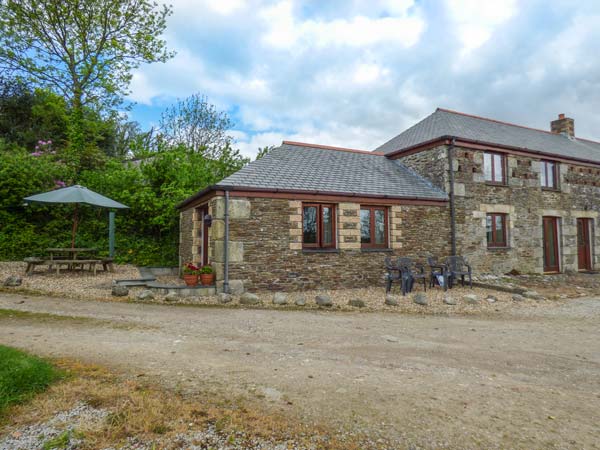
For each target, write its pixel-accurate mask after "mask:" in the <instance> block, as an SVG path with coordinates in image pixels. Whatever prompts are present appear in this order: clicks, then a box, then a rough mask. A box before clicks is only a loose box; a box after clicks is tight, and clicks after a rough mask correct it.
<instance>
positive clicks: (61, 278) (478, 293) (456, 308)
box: [0, 262, 581, 315]
mask: <svg viewBox="0 0 600 450" xmlns="http://www.w3.org/2000/svg"><path fill="white" fill-rule="evenodd" d="M24 271H25V264H24V263H21V262H0V280H5V279H6V278H8V277H9V276H11V275H18V276H21V277H22V284H21V286H19V287H11V288H9V287H3V288H2V289H4V290H11V291H19V292H26V293H32V294H43V295H52V296H59V297H66V298H73V299H82V300H86V299H94V300H105V301H135V302H144V303H169V304H184V305H205V306H219V307H224V308H239V307H252V308H277V309H327V310H335V311H388V312H401V313H410V314H434V315H456V314H459V315H460V314H488V313H489V314H494V313H498V312H503V311H506V310H509V309H511V308H518V307H521V306H533V307H540V308H545V307H552V306H553V305H557V304H561V303H563V302H564V301H566V299H567V297H577V296H580V294H579V293H580V292H581V291H577V290H575V291H574V292H573V293H572V294H571V295H564V294H563V295H560V296H559V295H556V293H554V294H553V295H548V296H547V297H546V296H545V295H544V298H543V299H540V298H537V299H536V298H525V297H522V296H516V297H515V295H514V294H513V293H509V292H502V291H498V290H494V289H487V288H481V287H474V288H473V289H470V288H469V287H462V286H459V287H455V288H454V289H451V290H449V291H448V292H444V291H443V290H442V289H441V288H439V287H436V288H434V289H427V291H426V292H423V288H422V286H420V285H419V286H417V287H416V288H415V291H414V292H413V293H411V294H409V295H406V296H402V295H401V293H400V291H399V288H397V287H394V289H393V290H392V293H391V295H389V296H386V294H385V290H384V288H383V286H382V287H371V288H357V289H343V290H315V291H303V292H294V293H288V294H282V293H279V294H277V293H273V292H259V293H256V294H255V296H254V297H253V296H252V295H250V296H249V297H250V298H251V299H250V301H249V302H246V301H245V300H243V298H244V295H242V296H240V295H237V296H235V295H231V296H227V297H226V298H223V296H218V295H217V296H206V297H182V298H172V297H167V296H164V295H158V294H156V293H150V294H149V292H150V291H148V290H147V289H146V288H144V287H136V288H131V289H130V290H129V294H128V295H127V296H124V297H114V296H112V295H111V288H112V285H113V281H114V280H117V279H132V278H139V277H140V274H139V271H138V269H137V268H136V267H135V266H132V265H115V272H114V273H110V272H100V273H98V275H96V276H93V275H91V274H89V273H88V272H77V273H73V272H64V273H61V274H60V275H56V274H55V273H48V272H43V271H40V272H37V273H35V274H34V275H32V276H23V273H24ZM159 281H161V282H163V283H172V284H177V283H179V284H181V281H180V280H178V279H177V277H168V276H165V277H159ZM487 281H498V280H487ZM503 283H505V284H506V281H503ZM532 288H533V285H532ZM554 290H556V289H554ZM318 296H320V297H322V298H323V297H325V298H328V299H329V300H330V301H331V306H328V307H324V306H319V305H318V304H317V302H316V298H317V297H318ZM246 300H247V299H246ZM419 303H420V304H419Z"/></svg>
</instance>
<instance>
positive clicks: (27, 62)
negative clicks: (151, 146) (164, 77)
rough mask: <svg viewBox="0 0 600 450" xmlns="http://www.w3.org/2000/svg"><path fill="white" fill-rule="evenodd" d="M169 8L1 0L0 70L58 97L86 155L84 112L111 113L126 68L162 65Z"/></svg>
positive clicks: (126, 0) (142, 2)
mask: <svg viewBox="0 0 600 450" xmlns="http://www.w3.org/2000/svg"><path fill="white" fill-rule="evenodd" d="M170 14H171V8H170V7H168V6H165V5H163V6H162V7H159V5H158V4H157V3H156V2H153V1H147V0H102V1H98V0H61V1H55V0H0V67H2V68H3V69H5V70H7V71H14V72H15V73H16V74H19V75H23V76H25V77H28V78H29V79H30V80H32V81H34V82H36V83H38V84H39V85H41V86H44V87H48V88H50V89H52V90H55V91H57V92H59V93H60V94H62V95H63V96H64V97H65V98H66V99H68V101H69V102H70V106H71V129H70V136H69V138H70V141H71V144H72V146H73V147H74V148H75V149H76V150H77V151H82V150H85V147H86V145H85V136H84V132H83V127H84V107H85V106H88V107H91V108H93V109H97V108H98V107H99V106H100V105H102V106H103V107H104V108H108V109H111V108H114V107H115V106H116V105H117V104H119V103H120V101H121V98H122V96H123V95H124V94H126V92H127V88H128V86H129V82H130V80H131V71H132V69H134V68H136V67H138V66H139V65H140V64H141V63H142V62H144V63H151V62H156V61H162V62H164V61H166V60H167V59H169V58H170V57H171V56H172V55H173V54H172V53H170V52H168V51H167V50H166V43H165V41H164V40H163V39H161V35H162V33H163V31H164V29H165V27H166V18H167V17H168V16H169V15H170Z"/></svg>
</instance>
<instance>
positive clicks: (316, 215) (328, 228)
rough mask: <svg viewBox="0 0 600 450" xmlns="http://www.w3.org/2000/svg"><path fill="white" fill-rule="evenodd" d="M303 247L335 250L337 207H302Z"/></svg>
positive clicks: (327, 205) (307, 205) (321, 205)
mask: <svg viewBox="0 0 600 450" xmlns="http://www.w3.org/2000/svg"><path fill="white" fill-rule="evenodd" d="M302 246H303V247H304V248H335V207H334V205H331V204H321V203H304V204H303V205H302Z"/></svg>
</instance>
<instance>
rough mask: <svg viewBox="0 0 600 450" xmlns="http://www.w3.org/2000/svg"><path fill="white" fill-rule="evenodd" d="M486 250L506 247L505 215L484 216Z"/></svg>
mask: <svg viewBox="0 0 600 450" xmlns="http://www.w3.org/2000/svg"><path fill="white" fill-rule="evenodd" d="M486 232H487V246H488V248H498V247H508V244H507V242H508V241H507V239H506V236H507V233H506V214H488V215H487V216H486Z"/></svg>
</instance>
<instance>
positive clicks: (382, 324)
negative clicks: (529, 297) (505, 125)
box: [0, 294, 600, 449]
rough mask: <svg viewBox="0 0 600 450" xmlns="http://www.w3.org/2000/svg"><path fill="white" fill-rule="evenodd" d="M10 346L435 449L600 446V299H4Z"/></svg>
mask: <svg viewBox="0 0 600 450" xmlns="http://www.w3.org/2000/svg"><path fill="white" fill-rule="evenodd" d="M0 308H6V309H18V310H23V311H30V312H37V313H50V314H54V315H60V316H76V317H88V318H94V319H102V320H91V321H85V320H73V321H70V320H52V318H42V317H39V316H36V317H31V318H23V317H19V318H9V317H2V316H0V317H2V318H0V343H3V344H7V345H12V346H16V347H20V348H23V349H27V350H30V351H33V352H35V353H37V354H40V355H46V356H56V357H58V356H68V357H75V358H79V359H82V360H84V361H87V362H93V363H101V364H105V365H108V366H110V367H113V368H116V369H120V370H126V371H129V372H132V373H134V374H140V373H144V374H146V375H148V376H154V377H156V378H157V379H159V380H161V381H163V382H164V383H165V384H167V385H169V386H179V387H183V388H187V389H190V390H196V389H202V390H207V389H212V390H214V391H215V392H219V393H225V394H226V395H229V396H236V395H244V396H247V397H256V398H260V399H264V404H265V406H266V407H267V408H273V409H276V410H278V411H286V412H288V413H289V414H291V415H293V416H298V417H299V418H300V419H301V420H305V421H307V422H313V421H314V422H321V423H325V424H328V425H332V426H335V427H340V428H348V429H352V430H354V431H357V430H358V431H360V430H364V431H366V432H368V433H369V434H370V435H371V436H372V437H373V438H377V437H378V436H379V435H381V436H385V437H389V438H393V439H399V440H401V441H402V442H405V443H411V444H415V445H416V446H418V447H425V448H434V447H437V448H440V447H449V448H589V449H595V448H600V444H599V443H600V428H599V427H598V423H599V417H600V416H599V411H600V334H599V332H598V330H599V329H600V327H599V325H600V299H597V298H593V299H592V298H590V299H579V300H573V301H571V302H569V303H567V304H562V305H560V306H557V307H555V308H550V309H548V308H544V309H540V308H537V309H536V308H533V307H532V308H530V309H529V308H520V309H519V310H518V311H517V312H515V313H512V314H508V313H507V314H503V315H501V316H494V317H480V318H477V317H472V316H469V317H436V316H411V315H400V314H385V313H364V312H355V313H351V312H327V311H323V312H320V311H275V310H252V309H246V310H244V309H219V308H198V307H183V306H179V307H169V306H162V305H142V304H131V303H110V302H95V301H78V300H68V299H53V298H46V297H23V296H18V295H10V294H0Z"/></svg>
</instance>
